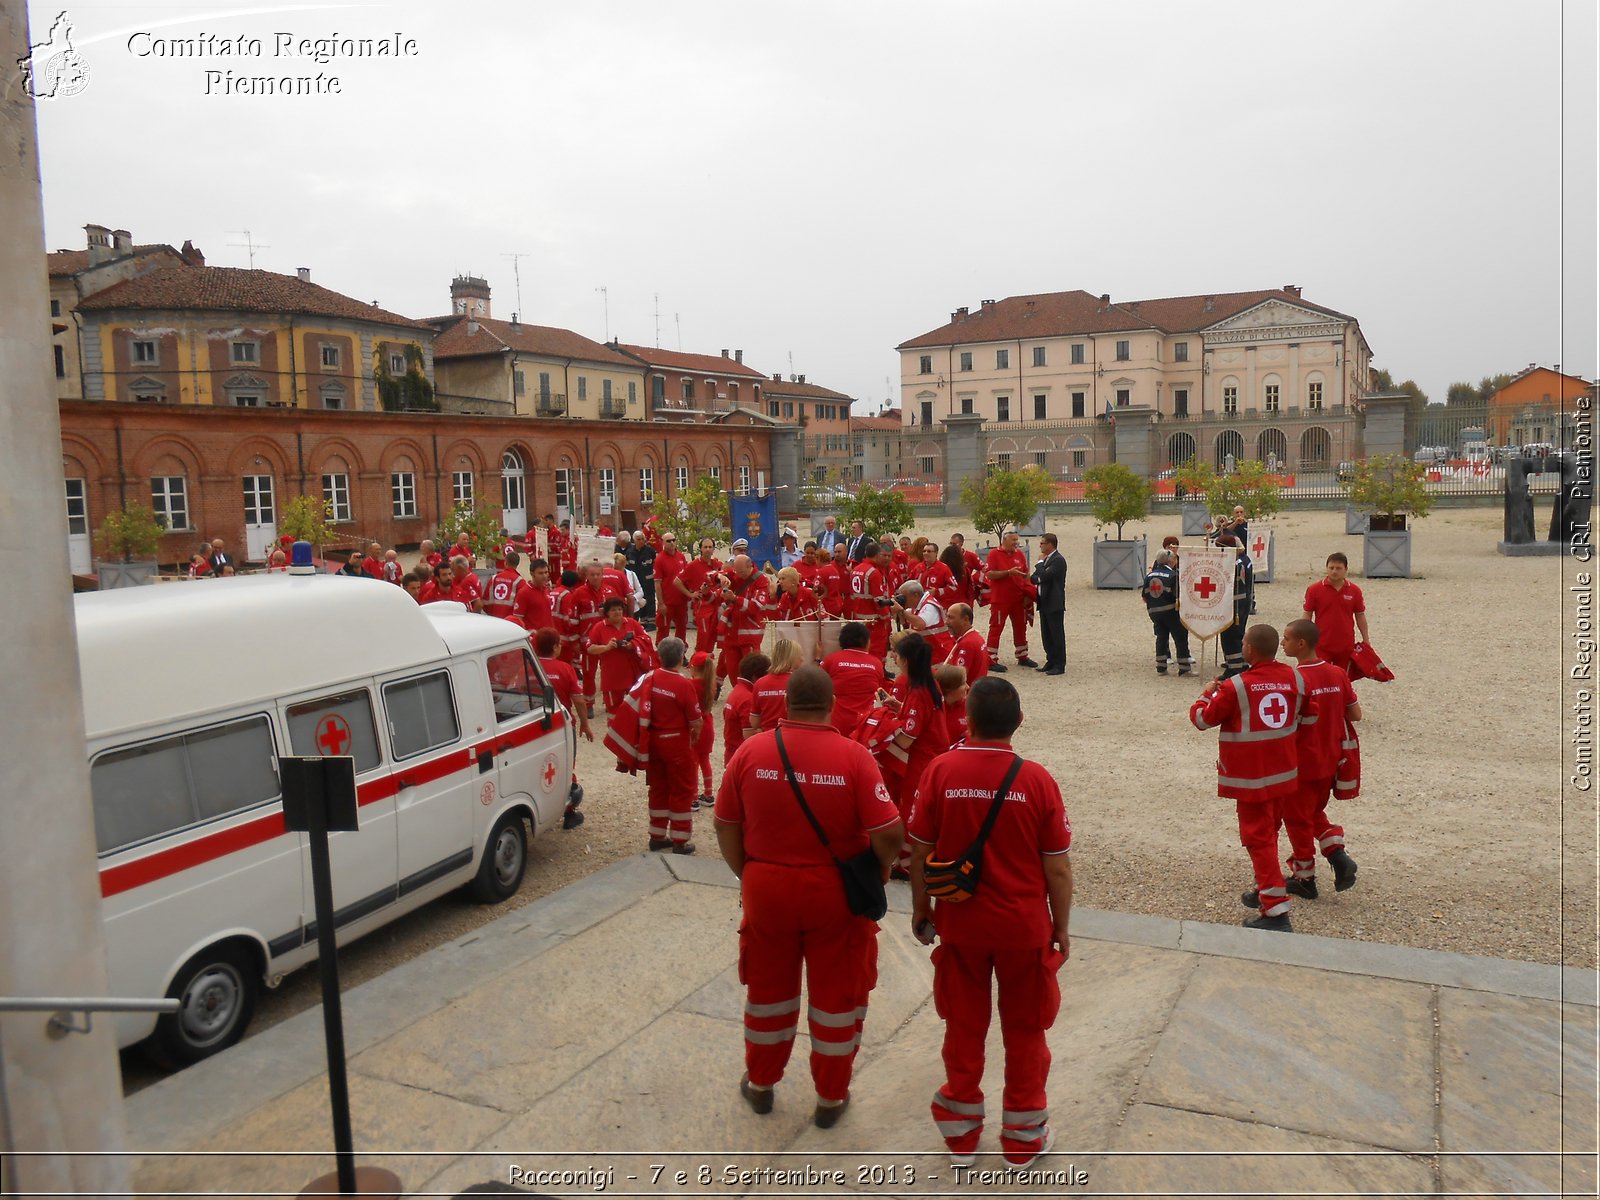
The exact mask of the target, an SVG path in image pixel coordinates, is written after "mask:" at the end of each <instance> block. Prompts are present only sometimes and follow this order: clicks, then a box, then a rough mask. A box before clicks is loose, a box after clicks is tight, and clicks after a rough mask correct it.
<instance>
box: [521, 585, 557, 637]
mask: <svg viewBox="0 0 1600 1200" xmlns="http://www.w3.org/2000/svg"><path fill="white" fill-rule="evenodd" d="M517 615H518V616H519V617H521V618H522V623H523V624H524V625H526V626H527V627H528V628H529V629H531V630H535V631H537V630H540V629H555V628H557V625H556V607H555V591H554V589H553V588H551V586H550V585H549V584H545V586H544V587H540V586H539V585H538V584H536V583H529V584H526V585H525V586H524V587H523V588H522V590H521V591H520V592H518V593H517Z"/></svg>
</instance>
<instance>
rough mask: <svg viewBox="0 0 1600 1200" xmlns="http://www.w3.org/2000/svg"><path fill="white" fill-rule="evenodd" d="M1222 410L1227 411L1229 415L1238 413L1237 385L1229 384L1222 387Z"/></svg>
mask: <svg viewBox="0 0 1600 1200" xmlns="http://www.w3.org/2000/svg"><path fill="white" fill-rule="evenodd" d="M1222 411H1223V412H1225V413H1227V414H1228V415H1229V416H1230V417H1231V416H1235V415H1237V414H1238V412H1239V388H1238V387H1237V385H1234V384H1229V385H1228V386H1227V387H1224V388H1223V389H1222Z"/></svg>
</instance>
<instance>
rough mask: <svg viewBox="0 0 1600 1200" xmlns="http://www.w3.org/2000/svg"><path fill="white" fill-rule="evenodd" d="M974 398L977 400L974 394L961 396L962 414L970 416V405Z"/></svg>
mask: <svg viewBox="0 0 1600 1200" xmlns="http://www.w3.org/2000/svg"><path fill="white" fill-rule="evenodd" d="M976 400H977V397H976V396H963V397H961V412H962V415H963V416H968V417H970V416H971V415H972V406H973V404H974V403H975V402H976Z"/></svg>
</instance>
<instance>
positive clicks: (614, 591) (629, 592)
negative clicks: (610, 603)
mask: <svg viewBox="0 0 1600 1200" xmlns="http://www.w3.org/2000/svg"><path fill="white" fill-rule="evenodd" d="M600 591H601V592H602V593H603V594H604V595H605V598H606V599H607V600H609V599H611V597H613V596H615V597H616V598H617V599H619V600H621V601H623V602H624V603H625V604H627V606H628V607H627V609H626V611H627V612H629V613H631V612H633V587H632V586H631V585H630V584H629V583H628V573H627V572H626V571H619V570H617V568H616V567H601V568H600Z"/></svg>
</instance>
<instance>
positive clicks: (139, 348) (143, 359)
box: [133, 341, 161, 364]
mask: <svg viewBox="0 0 1600 1200" xmlns="http://www.w3.org/2000/svg"><path fill="white" fill-rule="evenodd" d="M133 361H134V362H136V363H147V364H149V363H156V362H160V361H161V360H160V358H159V356H158V355H157V353H156V343H155V342H153V341H136V342H134V343H133Z"/></svg>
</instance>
